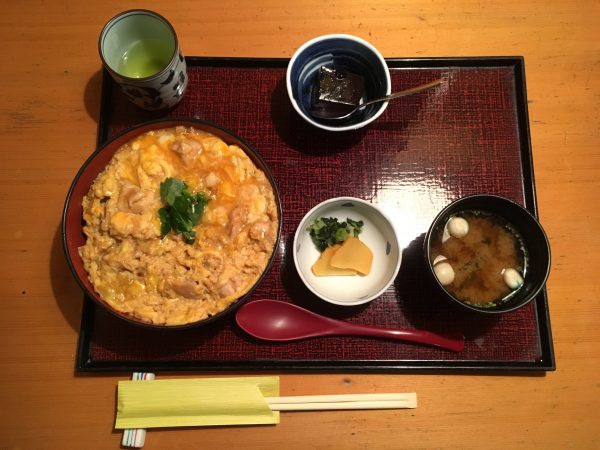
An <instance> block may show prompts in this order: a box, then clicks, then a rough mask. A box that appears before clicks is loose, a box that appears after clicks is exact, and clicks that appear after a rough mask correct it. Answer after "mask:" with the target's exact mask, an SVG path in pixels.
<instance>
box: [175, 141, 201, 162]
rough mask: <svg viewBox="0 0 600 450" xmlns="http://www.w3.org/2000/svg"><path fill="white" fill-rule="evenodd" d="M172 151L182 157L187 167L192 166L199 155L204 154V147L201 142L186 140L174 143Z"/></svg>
mask: <svg viewBox="0 0 600 450" xmlns="http://www.w3.org/2000/svg"><path fill="white" fill-rule="evenodd" d="M171 150H173V151H174V152H175V153H177V154H178V155H179V156H181V159H182V160H183V162H184V164H185V165H186V166H191V165H192V164H193V163H194V161H195V160H196V158H197V157H198V155H200V153H202V145H201V144H200V142H198V141H195V140H193V139H184V140H181V141H178V142H174V143H173V145H171Z"/></svg>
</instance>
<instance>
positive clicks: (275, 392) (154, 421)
mask: <svg viewBox="0 0 600 450" xmlns="http://www.w3.org/2000/svg"><path fill="white" fill-rule="evenodd" d="M277 396H279V377H241V378H195V379H182V380H151V381H146V382H144V383H138V382H136V381H120V382H119V385H118V400H117V418H116V421H115V428H117V429H122V428H155V427H184V426H218V425H256V424H277V423H279V412H277V411H273V410H271V408H270V407H269V404H268V403H267V401H266V397H277Z"/></svg>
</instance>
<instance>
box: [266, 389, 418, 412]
mask: <svg viewBox="0 0 600 450" xmlns="http://www.w3.org/2000/svg"><path fill="white" fill-rule="evenodd" d="M266 400H267V403H268V404H269V407H270V408H271V409H272V410H273V411H323V410H342V409H398V408H402V409H403V408H416V407H417V394H416V393H415V392H409V393H390V394H341V395H298V396H288V397H266Z"/></svg>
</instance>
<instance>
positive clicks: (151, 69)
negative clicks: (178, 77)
mask: <svg viewBox="0 0 600 450" xmlns="http://www.w3.org/2000/svg"><path fill="white" fill-rule="evenodd" d="M172 56H173V48H172V46H170V45H169V44H168V43H166V42H164V41H161V40H158V39H146V40H143V41H136V42H134V43H133V44H131V46H130V47H129V48H128V49H127V51H125V53H124V54H123V56H122V57H121V60H120V61H119V66H118V69H117V71H118V72H119V74H121V75H123V76H126V77H129V78H145V77H149V76H151V75H154V74H157V73H158V72H160V71H161V70H163V69H164V68H165V67H166V66H167V65H168V64H169V62H170V61H171V57H172Z"/></svg>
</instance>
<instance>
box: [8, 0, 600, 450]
mask: <svg viewBox="0 0 600 450" xmlns="http://www.w3.org/2000/svg"><path fill="white" fill-rule="evenodd" d="M135 6H138V5H137V4H136V5H135ZM131 7H133V6H132V4H131V3H130V2H124V1H115V0H105V1H97V0H90V1H89V2H72V1H67V0H52V1H44V0H37V1H34V0H26V1H22V2H5V3H4V4H3V7H2V9H3V14H2V15H1V16H0V25H1V26H0V42H2V45H1V46H0V56H1V57H2V61H3V65H2V83H1V85H0V98H1V99H2V100H1V101H0V128H1V129H2V154H1V158H2V162H1V163H0V201H1V203H2V220H1V221H0V251H1V254H2V256H3V257H2V261H1V262H0V264H1V270H0V277H1V278H0V298H1V301H0V341H1V342H2V346H0V362H1V370H0V405H2V407H1V409H0V448H1V449H45V448H51V449H57V448H60V449H69V448H82V447H88V448H118V447H119V445H120V444H119V443H120V438H121V433H120V432H116V431H115V430H113V421H114V414H115V389H116V383H117V380H120V379H127V378H129V376H128V374H119V375H106V376H81V375H76V374H75V373H74V358H75V351H76V341H77V336H78V327H79V316H80V311H81V294H80V290H79V288H78V286H77V285H76V283H75V282H74V281H73V279H72V277H71V274H70V273H69V271H68V268H67V266H66V263H65V261H64V257H63V254H62V249H61V243H60V235H59V225H60V220H61V218H60V215H61V211H62V206H63V202H64V197H65V194H66V192H67V189H68V187H69V185H70V182H71V180H72V178H73V176H74V174H75V173H76V171H77V170H78V168H79V166H80V165H81V163H82V162H83V161H84V160H85V158H86V157H87V155H89V153H90V152H91V151H92V150H93V149H94V145H95V142H96V130H97V120H98V112H99V93H100V76H99V70H100V60H99V57H98V54H97V38H98V34H99V32H100V29H101V28H102V26H103V24H104V23H105V22H106V21H107V20H108V19H109V18H110V17H112V16H113V15H114V14H116V13H118V12H119V11H122V10H125V9H130V8H131ZM143 7H144V8H148V9H153V10H155V11H158V12H159V13H162V14H163V15H165V16H166V17H167V18H169V20H170V21H171V22H172V23H173V25H174V26H175V29H176V30H177V32H178V35H179V39H180V42H181V46H182V49H183V52H184V53H185V54H187V55H197V56H261V57H289V56H291V54H292V52H293V51H294V49H295V48H296V47H297V46H298V45H300V44H301V43H303V42H304V41H306V40H307V39H309V38H311V37H314V36H316V35H319V34H325V33H331V32H347V33H352V34H356V35H358V36H361V37H363V38H366V39H368V40H369V41H370V42H372V43H373V44H374V45H375V46H376V47H378V48H379V50H380V51H381V52H382V53H383V54H384V56H386V57H411V56H475V55H488V56H489V55H523V56H524V57H525V63H526V72H527V87H528V97H529V116H530V121H531V137H532V146H533V156H534V168H535V175H536V185H537V194H538V203H539V213H540V218H541V222H542V224H543V225H544V227H545V229H546V231H547V233H548V235H549V238H550V242H551V247H552V254H553V265H552V273H551V276H550V280H549V283H548V297H549V302H550V312H551V320H552V327H553V335H554V342H555V351H556V359H557V366H558V368H557V370H556V372H552V373H548V374H546V375H544V376H539V375H523V374H521V375H496V374H490V375H481V374H479V375H473V374H465V375H446V374H435V375H434V374H431V375H429V374H428V375H420V374H415V373H405V374H395V375H390V374H363V373H353V374H328V375H313V374H302V375H294V374H284V375H282V377H281V386H282V388H281V389H282V392H281V394H282V395H317V394H352V393H369V392H409V391H410V392H412V391H416V392H417V393H418V396H419V407H418V408H417V409H415V410H404V411H394V410H390V411H331V412H296V413H283V415H282V421H281V424H280V425H277V426H269V427H234V428H207V429H200V428H192V429H177V430H159V431H152V432H149V434H148V437H147V440H146V446H145V448H147V449H154V448H196V447H202V448H204V449H209V448H214V449H218V448H235V447H240V448H246V449H265V448H286V449H305V448H317V449H370V448H372V449H387V448H389V449H395V448H415V449H420V448H423V449H428V448H458V449H480V448H543V449H568V448H573V449H593V448H600V429H599V428H598V423H597V420H598V419H597V417H598V413H597V412H598V410H599V409H600V383H599V381H598V375H597V373H598V370H599V369H600V362H599V355H600V346H599V341H600V332H599V331H598V329H599V327H598V317H599V316H600V301H599V299H598V293H597V290H598V286H599V282H598V274H597V268H598V267H599V266H600V209H599V208H598V207H597V205H598V200H597V197H598V192H600V181H599V180H600V58H599V55H600V31H599V30H600V27H598V25H597V24H598V22H599V20H600V3H599V2H597V1H593V0H589V1H586V0H581V1H575V0H572V1H543V0H531V1H528V2H524V1H514V0H508V1H504V2H491V1H489V2H488V1H466V0H456V1H452V2H444V1H440V2H429V1H423V0H415V1H412V2H398V1H391V0H390V1H388V0H372V1H370V2H364V1H351V0H347V1H342V0H334V1H332V2H323V1H306V0H296V1H294V2H281V1H278V0H265V1H261V2H255V1H250V0H237V1H235V0H224V1H219V2H208V1H192V0H183V1H178V2H172V3H167V2H157V1H148V2H145V3H144V5H143ZM195 375H198V376H200V375H201V374H185V375H181V374H180V375H176V374H173V375H171V376H195ZM307 438H309V439H310V442H309V443H308V444H307V443H306V439H307Z"/></svg>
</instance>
